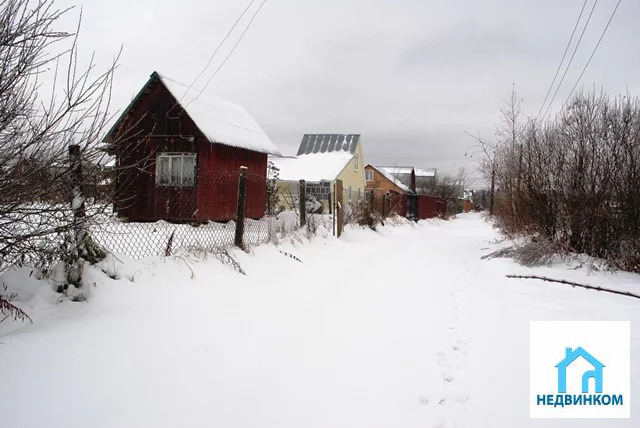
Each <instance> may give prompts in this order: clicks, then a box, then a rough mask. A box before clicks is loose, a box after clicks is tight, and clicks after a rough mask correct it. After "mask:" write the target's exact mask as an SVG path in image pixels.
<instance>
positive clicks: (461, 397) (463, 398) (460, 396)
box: [454, 392, 469, 404]
mask: <svg viewBox="0 0 640 428" xmlns="http://www.w3.org/2000/svg"><path fill="white" fill-rule="evenodd" d="M454 399H455V400H456V403H460V404H464V403H466V402H467V401H469V396H468V395H467V394H465V393H464V392H458V393H457V394H456V396H455V398H454Z"/></svg>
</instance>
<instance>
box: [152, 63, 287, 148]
mask: <svg viewBox="0 0 640 428" xmlns="http://www.w3.org/2000/svg"><path fill="white" fill-rule="evenodd" d="M157 74H158V76H159V77H160V80H161V81H162V83H163V84H164V85H165V86H166V87H167V89H168V90H169V92H171V95H173V96H174V98H175V99H176V100H178V102H179V103H180V106H181V107H182V108H183V109H184V110H185V111H186V113H187V114H188V115H189V117H190V118H191V119H192V120H193V121H194V122H195V124H196V126H197V127H198V128H199V129H200V131H202V133H203V134H204V135H205V136H206V137H207V138H208V139H209V140H210V141H211V142H215V143H220V144H224V145H227V146H233V147H240V148H242V149H247V150H253V151H256V152H260V153H268V154H273V155H279V154H280V151H278V149H277V148H276V146H275V144H273V142H272V141H271V140H270V139H269V137H267V134H265V132H264V131H263V130H262V128H260V125H258V124H257V123H256V121H255V120H254V119H253V118H252V117H251V115H250V114H249V113H247V111H246V110H245V109H244V108H242V107H240V106H239V105H237V104H233V103H230V102H229V101H226V100H223V99H222V98H219V97H215V96H212V95H210V94H205V93H201V91H200V90H199V89H195V88H189V87H188V86H187V85H184V84H182V83H180V82H178V81H176V80H173V79H171V78H169V77H167V76H165V75H163V74H160V73H157Z"/></svg>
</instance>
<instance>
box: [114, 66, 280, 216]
mask: <svg viewBox="0 0 640 428" xmlns="http://www.w3.org/2000/svg"><path fill="white" fill-rule="evenodd" d="M105 142H106V143H107V150H108V151H109V153H110V154H112V155H114V156H115V159H116V171H117V174H116V184H115V191H116V203H115V210H116V212H117V213H118V216H120V217H122V218H125V219H127V220H131V221H156V220H168V221H176V222H186V221H190V222H204V221H208V220H213V221H226V220H232V219H234V218H235V216H236V203H237V189H238V171H239V168H240V167H241V166H246V167H247V168H248V170H249V171H248V176H249V179H248V186H247V204H246V212H245V215H246V216H247V217H249V218H259V217H262V216H263V215H264V213H265V204H266V179H265V177H266V171H267V155H268V154H279V152H278V150H277V148H276V147H275V145H274V144H273V142H271V140H269V138H268V137H267V135H266V134H265V133H264V131H263V130H262V129H261V128H260V126H259V125H258V124H257V123H256V122H255V121H254V120H253V118H252V117H251V116H250V115H249V114H248V113H247V112H246V111H245V110H244V109H243V108H242V107H239V106H237V105H235V104H232V103H229V102H227V101H224V100H222V99H219V98H214V97H210V96H206V95H205V94H202V93H201V91H198V90H194V89H192V88H188V87H187V86H185V85H182V84H180V83H178V82H176V81H174V80H171V79H169V78H167V77H166V76H162V75H160V74H158V73H157V72H154V73H152V74H151V77H150V78H149V80H148V81H147V83H146V84H145V85H144V86H143V88H142V89H141V90H140V92H139V93H138V95H136V97H135V98H134V99H133V101H131V103H130V104H129V106H128V107H127V108H126V109H125V110H124V112H123V113H122V115H121V116H120V118H119V119H118V120H117V122H116V123H115V125H114V126H113V127H112V128H111V130H110V131H109V132H108V134H107V135H106V137H105Z"/></svg>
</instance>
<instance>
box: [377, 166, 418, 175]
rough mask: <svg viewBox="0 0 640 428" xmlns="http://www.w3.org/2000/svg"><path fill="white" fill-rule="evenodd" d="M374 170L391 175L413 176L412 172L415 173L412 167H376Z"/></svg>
mask: <svg viewBox="0 0 640 428" xmlns="http://www.w3.org/2000/svg"><path fill="white" fill-rule="evenodd" d="M371 166H373V165H371ZM374 168H375V169H377V170H378V171H386V172H388V173H389V174H411V171H413V167H412V166H376V167H374Z"/></svg>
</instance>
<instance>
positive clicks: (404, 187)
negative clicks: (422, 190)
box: [369, 165, 411, 192]
mask: <svg viewBox="0 0 640 428" xmlns="http://www.w3.org/2000/svg"><path fill="white" fill-rule="evenodd" d="M369 166H370V167H371V168H373V169H375V170H376V171H378V172H379V173H380V174H381V175H382V176H383V177H384V178H386V179H387V180H389V181H391V182H392V183H393V184H394V185H396V186H398V187H399V188H400V189H402V190H403V191H405V192H410V191H411V189H409V186H407V185H405V184H404V183H403V182H401V181H400V180H398V179H397V178H395V177H394V176H393V175H391V174H390V173H389V172H387V171H385V170H384V169H382V168H380V167H377V166H373V165H369Z"/></svg>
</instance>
